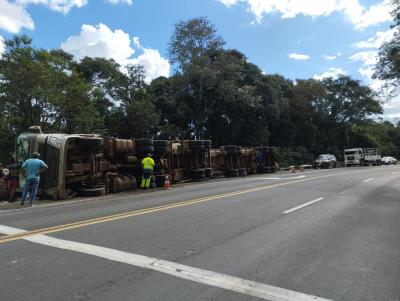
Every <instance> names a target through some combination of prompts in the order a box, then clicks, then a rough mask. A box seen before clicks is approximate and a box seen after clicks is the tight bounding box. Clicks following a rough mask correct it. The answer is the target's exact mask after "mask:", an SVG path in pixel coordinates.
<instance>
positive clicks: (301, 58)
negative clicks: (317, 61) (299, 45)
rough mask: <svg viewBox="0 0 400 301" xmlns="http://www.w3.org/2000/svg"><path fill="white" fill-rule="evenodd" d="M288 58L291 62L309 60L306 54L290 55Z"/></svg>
mask: <svg viewBox="0 0 400 301" xmlns="http://www.w3.org/2000/svg"><path fill="white" fill-rule="evenodd" d="M289 57H290V58H291V59H293V60H299V61H306V60H308V59H309V58H310V56H309V55H307V54H299V53H291V54H289Z"/></svg>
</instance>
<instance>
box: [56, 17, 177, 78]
mask: <svg viewBox="0 0 400 301" xmlns="http://www.w3.org/2000/svg"><path fill="white" fill-rule="evenodd" d="M132 43H133V46H134V47H136V49H137V50H141V51H143V53H142V54H141V55H139V56H138V57H137V58H133V57H132V56H133V54H134V53H135V49H134V48H132V45H131V44H132ZM137 46H140V47H139V48H137ZM61 48H62V49H63V50H64V51H66V52H69V53H71V54H73V55H74V56H75V58H76V59H82V58H83V57H85V56H88V57H105V58H109V59H114V60H115V61H116V62H118V63H119V64H120V65H122V66H125V65H127V64H139V65H142V66H143V67H144V70H145V73H146V81H147V82H149V81H151V80H152V79H154V78H156V77H158V76H169V71H170V64H169V62H168V61H167V60H166V59H164V58H162V57H161V55H160V53H159V51H158V50H156V49H151V48H143V47H142V46H141V45H140V41H139V38H138V37H134V38H133V39H132V40H131V39H130V37H129V34H127V33H125V32H124V31H122V30H120V29H117V30H115V31H112V30H111V29H110V28H108V26H107V25H104V24H99V25H96V26H92V25H82V28H81V32H80V34H79V35H77V36H72V37H69V38H68V39H67V41H66V42H64V43H62V44H61Z"/></svg>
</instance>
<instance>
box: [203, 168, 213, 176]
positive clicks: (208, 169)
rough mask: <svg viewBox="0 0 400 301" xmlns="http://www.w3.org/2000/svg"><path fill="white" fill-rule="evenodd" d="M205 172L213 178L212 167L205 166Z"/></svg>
mask: <svg viewBox="0 0 400 301" xmlns="http://www.w3.org/2000/svg"><path fill="white" fill-rule="evenodd" d="M204 173H205V175H206V177H207V178H212V177H213V169H212V168H205V169H204Z"/></svg>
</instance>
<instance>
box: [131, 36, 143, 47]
mask: <svg viewBox="0 0 400 301" xmlns="http://www.w3.org/2000/svg"><path fill="white" fill-rule="evenodd" d="M132 41H133V46H134V47H135V49H141V48H142V45H141V44H140V39H139V37H133V39H132Z"/></svg>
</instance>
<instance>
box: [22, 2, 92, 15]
mask: <svg viewBox="0 0 400 301" xmlns="http://www.w3.org/2000/svg"><path fill="white" fill-rule="evenodd" d="M16 2H17V3H18V4H20V5H22V6H25V5H29V4H41V5H45V6H47V7H48V8H50V9H52V10H54V11H58V12H61V13H64V14H67V13H68V12H69V11H70V10H71V9H72V8H73V7H78V8H79V7H82V6H84V5H86V4H87V3H88V0H17V1H16Z"/></svg>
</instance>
